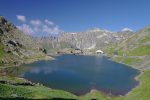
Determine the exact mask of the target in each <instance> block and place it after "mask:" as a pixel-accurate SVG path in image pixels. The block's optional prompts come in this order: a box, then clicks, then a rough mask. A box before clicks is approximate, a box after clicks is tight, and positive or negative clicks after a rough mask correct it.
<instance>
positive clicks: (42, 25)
mask: <svg viewBox="0 0 150 100" xmlns="http://www.w3.org/2000/svg"><path fill="white" fill-rule="evenodd" d="M17 18H18V20H21V18H22V17H17ZM23 19H24V20H23ZM21 21H24V22H25V21H26V18H25V16H24V18H22V20H21ZM26 23H29V24H22V25H19V26H17V27H18V28H19V29H20V30H22V31H23V32H24V33H26V34H31V35H33V34H34V35H38V34H41V33H43V35H45V34H58V33H60V32H62V30H60V28H59V26H58V25H55V24H54V22H52V21H50V20H48V19H45V20H44V21H41V20H39V19H36V20H35V19H32V20H30V21H29V22H28V21H26Z"/></svg>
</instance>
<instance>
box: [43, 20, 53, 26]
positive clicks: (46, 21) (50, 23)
mask: <svg viewBox="0 0 150 100" xmlns="http://www.w3.org/2000/svg"><path fill="white" fill-rule="evenodd" d="M44 22H45V23H46V24H47V25H54V23H53V22H52V21H49V20H48V19H45V21H44Z"/></svg>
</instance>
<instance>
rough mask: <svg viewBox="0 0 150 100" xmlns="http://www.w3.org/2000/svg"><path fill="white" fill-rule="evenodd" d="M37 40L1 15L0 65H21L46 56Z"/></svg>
mask: <svg viewBox="0 0 150 100" xmlns="http://www.w3.org/2000/svg"><path fill="white" fill-rule="evenodd" d="M43 50H44V49H43V48H40V46H39V45H38V43H37V42H36V40H35V39H34V38H33V37H31V36H29V35H27V34H25V33H23V32H22V31H20V30H18V29H17V27H16V26H15V25H13V24H12V23H11V22H9V21H8V20H6V19H5V18H4V17H3V16H0V65H10V64H11V65H20V64H22V63H26V62H28V61H32V60H35V59H36V58H41V57H43V56H44V53H43Z"/></svg>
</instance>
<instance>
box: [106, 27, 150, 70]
mask: <svg viewBox="0 0 150 100" xmlns="http://www.w3.org/2000/svg"><path fill="white" fill-rule="evenodd" d="M106 52H108V53H109V54H111V55H114V57H113V59H114V60H116V61H119V62H121V63H125V64H129V65H132V66H134V67H135V68H138V69H149V68H150V27H146V28H144V29H142V30H140V31H138V32H137V33H136V34H134V35H132V36H131V37H130V38H128V39H127V40H125V41H123V42H121V43H120V44H118V45H112V46H109V47H107V49H106Z"/></svg>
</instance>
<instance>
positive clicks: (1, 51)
mask: <svg viewBox="0 0 150 100" xmlns="http://www.w3.org/2000/svg"><path fill="white" fill-rule="evenodd" d="M3 56H4V47H3V45H2V44H1V43H0V59H1V58H2V57H3Z"/></svg>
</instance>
